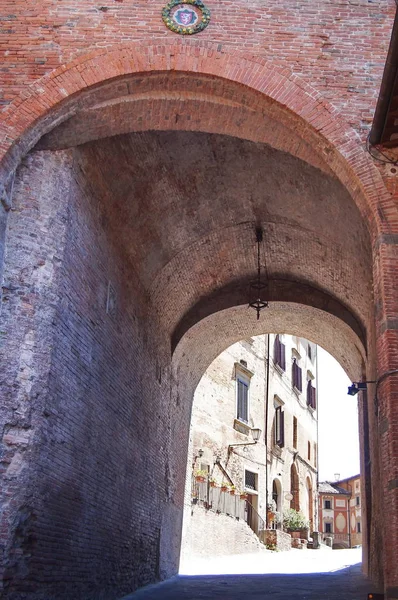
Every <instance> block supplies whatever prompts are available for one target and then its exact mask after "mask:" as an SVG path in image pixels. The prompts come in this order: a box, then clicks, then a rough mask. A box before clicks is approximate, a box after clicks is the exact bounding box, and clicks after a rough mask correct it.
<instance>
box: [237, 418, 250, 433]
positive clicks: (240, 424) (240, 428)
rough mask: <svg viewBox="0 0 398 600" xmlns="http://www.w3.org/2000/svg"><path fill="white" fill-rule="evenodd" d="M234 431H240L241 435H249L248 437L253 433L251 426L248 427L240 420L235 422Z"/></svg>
mask: <svg viewBox="0 0 398 600" xmlns="http://www.w3.org/2000/svg"><path fill="white" fill-rule="evenodd" d="M234 429H235V430H236V431H238V432H239V433H242V434H243V435H247V436H248V435H249V433H250V431H251V427H250V425H248V424H247V423H245V422H244V421H241V420H240V419H235V420H234Z"/></svg>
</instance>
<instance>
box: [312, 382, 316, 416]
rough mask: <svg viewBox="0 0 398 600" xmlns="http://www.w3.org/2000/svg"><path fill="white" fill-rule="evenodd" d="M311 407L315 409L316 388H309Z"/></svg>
mask: <svg viewBox="0 0 398 600" xmlns="http://www.w3.org/2000/svg"><path fill="white" fill-rule="evenodd" d="M311 406H312V408H313V409H314V410H315V409H316V388H314V387H311Z"/></svg>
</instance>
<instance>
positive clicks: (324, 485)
mask: <svg viewBox="0 0 398 600" xmlns="http://www.w3.org/2000/svg"><path fill="white" fill-rule="evenodd" d="M318 491H319V493H320V494H344V495H345V496H351V492H349V491H348V490H345V489H344V488H341V487H339V486H338V485H335V484H334V483H330V482H329V481H321V482H319V484H318Z"/></svg>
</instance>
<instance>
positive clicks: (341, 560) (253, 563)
mask: <svg viewBox="0 0 398 600" xmlns="http://www.w3.org/2000/svg"><path fill="white" fill-rule="evenodd" d="M361 561H362V549H361V548H353V549H351V550H331V549H330V548H324V549H321V550H294V549H292V550H291V551H290V552H269V551H268V552H264V553H258V554H237V555H233V556H221V557H211V558H200V559H195V560H192V561H184V562H183V563H182V564H181V566H180V575H220V574H223V575H240V574H242V575H245V574H247V575H257V574H258V575H262V574H265V573H292V574H295V573H296V574H298V573H330V572H333V571H337V570H339V569H343V568H345V567H349V566H351V565H357V564H359V563H361Z"/></svg>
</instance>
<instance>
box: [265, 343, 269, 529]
mask: <svg viewBox="0 0 398 600" xmlns="http://www.w3.org/2000/svg"><path fill="white" fill-rule="evenodd" d="M267 337H268V341H267V383H266V386H265V428H264V429H265V433H264V436H265V494H266V502H265V526H266V527H267V528H268V401H269V368H270V360H269V338H270V334H269V333H268V335H267Z"/></svg>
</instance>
